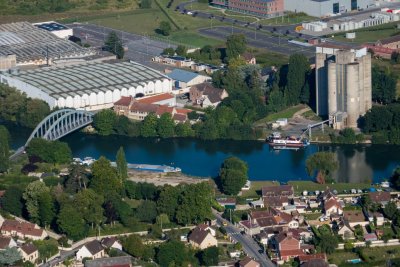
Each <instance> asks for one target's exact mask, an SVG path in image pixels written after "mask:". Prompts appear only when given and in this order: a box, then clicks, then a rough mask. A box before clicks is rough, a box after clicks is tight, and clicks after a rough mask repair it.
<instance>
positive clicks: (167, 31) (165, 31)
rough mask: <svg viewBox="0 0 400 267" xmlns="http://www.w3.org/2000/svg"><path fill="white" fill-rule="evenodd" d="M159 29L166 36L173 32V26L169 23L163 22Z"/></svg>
mask: <svg viewBox="0 0 400 267" xmlns="http://www.w3.org/2000/svg"><path fill="white" fill-rule="evenodd" d="M158 29H159V30H160V32H161V34H162V35H164V36H168V35H170V33H171V30H172V28H171V24H170V23H169V22H168V21H161V22H160V25H159V27H158Z"/></svg>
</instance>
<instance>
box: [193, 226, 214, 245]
mask: <svg viewBox="0 0 400 267" xmlns="http://www.w3.org/2000/svg"><path fill="white" fill-rule="evenodd" d="M209 234H210V233H209V232H208V231H205V230H202V229H201V228H199V227H196V228H194V230H193V231H192V232H191V233H190V234H189V237H188V238H189V240H190V241H192V242H194V243H196V244H199V245H200V244H201V243H202V242H203V241H204V240H205V239H206V237H207V235H209Z"/></svg>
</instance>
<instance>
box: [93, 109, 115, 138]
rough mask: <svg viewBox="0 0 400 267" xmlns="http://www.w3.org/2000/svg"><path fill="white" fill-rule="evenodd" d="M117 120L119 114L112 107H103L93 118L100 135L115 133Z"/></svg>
mask: <svg viewBox="0 0 400 267" xmlns="http://www.w3.org/2000/svg"><path fill="white" fill-rule="evenodd" d="M116 121H117V115H116V114H115V112H114V111H112V110H111V109H103V110H102V111H100V112H97V113H96V115H94V118H93V126H94V127H95V129H96V130H97V131H98V132H99V134H100V135H110V134H112V133H113V127H114V124H115V123H116Z"/></svg>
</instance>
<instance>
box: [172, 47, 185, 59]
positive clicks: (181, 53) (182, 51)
mask: <svg viewBox="0 0 400 267" xmlns="http://www.w3.org/2000/svg"><path fill="white" fill-rule="evenodd" d="M175 53H176V54H177V55H178V56H182V57H185V56H186V53H187V47H186V46H184V45H178V47H177V48H176V49H175Z"/></svg>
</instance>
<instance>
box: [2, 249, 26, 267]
mask: <svg viewBox="0 0 400 267" xmlns="http://www.w3.org/2000/svg"><path fill="white" fill-rule="evenodd" d="M20 259H21V254H20V253H19V251H18V249H17V248H16V247H13V248H6V249H4V250H1V251H0V265H1V266H8V265H13V264H14V263H16V262H17V261H19V260H20Z"/></svg>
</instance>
